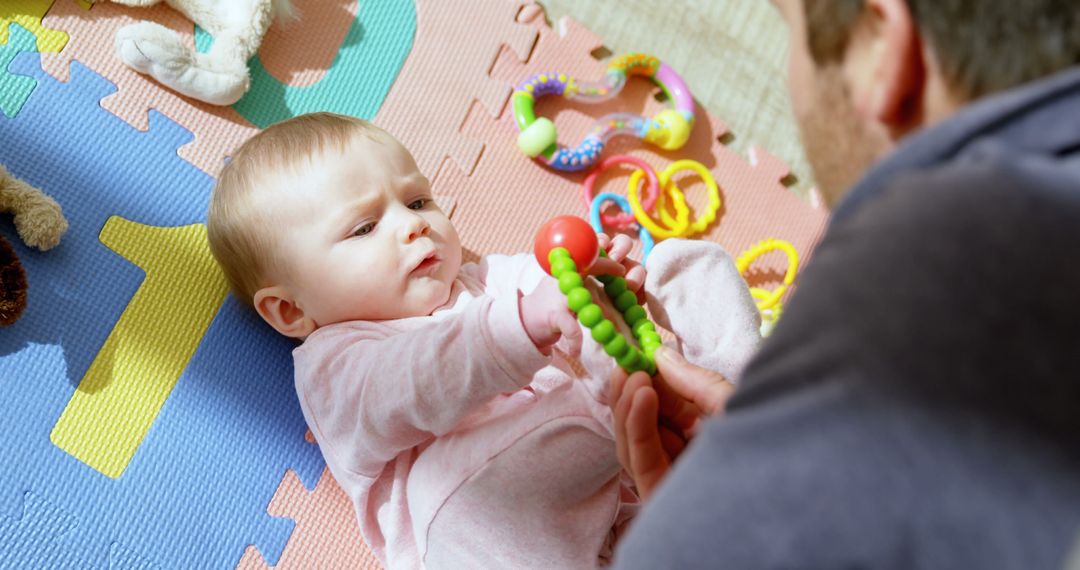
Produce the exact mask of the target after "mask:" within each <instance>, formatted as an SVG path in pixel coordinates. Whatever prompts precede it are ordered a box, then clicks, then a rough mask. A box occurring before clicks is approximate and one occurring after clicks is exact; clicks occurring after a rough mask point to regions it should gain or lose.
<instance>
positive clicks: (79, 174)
mask: <svg viewBox="0 0 1080 570" xmlns="http://www.w3.org/2000/svg"><path fill="white" fill-rule="evenodd" d="M11 69H12V70H13V71H15V72H17V73H21V74H25V75H28V76H30V77H32V78H34V79H35V80H36V81H37V83H38V86H37V88H36V89H35V90H34V92H33V93H32V94H31V96H30V98H29V99H28V100H27V102H26V105H25V106H24V107H23V108H22V110H21V112H20V113H19V115H18V116H17V117H16V118H14V119H8V118H4V117H0V141H4V144H0V164H4V165H5V166H6V167H7V168H8V169H9V170H10V171H11V172H12V173H13V174H14V175H16V176H18V177H20V178H23V179H24V180H26V181H27V182H29V183H31V184H34V185H36V186H38V187H40V188H42V189H43V190H45V191H46V192H47V193H48V194H50V195H51V196H53V197H54V198H56V200H57V201H58V202H59V203H60V204H61V205H62V207H63V208H64V213H65V215H66V216H67V218H68V221H69V223H70V229H69V230H68V233H67V234H66V235H65V236H64V239H63V241H62V242H61V244H60V245H59V246H57V247H56V248H55V249H53V250H50V251H48V252H38V251H36V250H30V249H28V248H26V247H24V246H23V245H22V244H21V243H20V242H18V238H17V236H16V234H15V232H14V228H13V227H12V224H11V222H10V220H9V219H3V220H0V233H3V234H4V235H5V236H8V237H9V238H11V241H12V242H13V244H14V245H15V249H16V251H17V253H18V254H19V256H20V257H21V259H22V261H23V265H24V266H25V268H26V272H27V277H28V281H29V283H30V291H29V296H28V306H27V310H26V312H25V313H24V315H23V317H22V318H21V319H20V320H19V321H18V322H16V323H15V324H14V325H13V326H11V327H8V328H6V329H5V330H4V331H3V334H0V457H3V458H4V460H3V461H0V517H7V519H8V521H9V524H0V561H7V562H10V563H11V564H13V565H14V566H15V567H20V568H25V567H40V566H35V561H40V560H46V559H48V560H51V559H50V558H48V557H49V556H54V554H52V553H62V554H55V556H58V557H61V558H63V560H68V559H70V560H77V561H80V564H86V565H88V566H89V567H93V568H107V567H113V568H149V567H162V568H233V567H235V565H236V563H237V562H238V561H239V560H240V557H241V556H242V554H243V551H244V549H245V548H246V547H247V546H248V545H249V544H254V545H255V546H256V547H258V548H259V550H260V552H261V553H262V554H263V556H264V557H265V558H266V559H267V560H268V561H269V562H270V563H271V564H273V563H276V561H277V559H278V558H279V557H280V554H281V551H282V549H283V548H284V545H285V543H286V542H287V540H288V538H289V536H290V534H291V532H292V528H293V522H292V521H291V520H289V519H279V518H275V517H271V516H270V515H268V514H267V513H266V508H267V506H268V505H269V502H270V500H271V498H272V497H273V494H274V493H275V491H276V490H277V487H278V485H279V484H280V482H281V480H282V478H283V477H284V475H285V472H286V470H287V469H290V468H291V469H294V470H296V471H297V473H298V474H299V475H300V476H301V479H302V481H304V483H305V485H307V486H308V487H309V488H312V487H313V486H314V484H315V482H316V481H317V480H318V477H319V474H320V473H321V472H322V470H323V468H324V466H325V465H324V463H323V462H322V459H321V457H320V456H319V452H318V449H317V447H315V446H312V445H309V444H307V443H306V442H304V439H303V434H304V430H305V427H304V426H305V424H304V420H303V417H302V415H301V413H300V409H299V404H298V403H297V400H296V393H295V390H294V389H293V387H292V364H291V360H290V357H289V350H290V345H289V344H288V342H287V341H285V340H283V339H280V338H277V337H276V336H275V335H273V334H271V333H272V331H270V330H269V329H267V328H266V327H265V326H264V325H262V324H261V323H260V322H258V320H257V318H253V317H252V315H251V314H250V313H249V312H248V311H246V310H245V309H244V308H243V307H241V306H240V304H239V303H237V302H236V301H235V300H233V299H232V298H231V297H229V298H228V300H227V301H226V303H225V304H224V306H223V307H222V308H221V309H220V310H219V312H218V314H217V315H216V316H215V318H214V320H213V322H212V323H211V325H210V328H209V330H208V331H207V333H206V335H205V337H204V338H203V340H202V342H201V344H200V346H199V347H198V349H197V350H196V353H195V355H194V356H193V357H192V360H191V362H190V363H189V364H188V367H187V368H186V369H185V370H184V372H183V374H182V375H181V377H180V378H179V379H178V381H177V383H176V387H175V388H174V389H173V391H172V393H171V395H170V396H169V399H168V400H167V401H166V403H165V405H164V406H163V407H162V409H161V412H160V414H159V415H158V417H157V418H156V420H155V421H154V424H153V425H152V426H151V428H150V431H149V432H148V434H147V435H146V437H145V439H144V440H143V442H142V444H141V446H140V447H139V448H138V450H137V451H136V453H135V456H134V458H133V459H132V461H131V463H130V464H129V466H128V468H127V469H126V470H125V471H124V473H123V475H122V476H120V477H119V478H118V479H115V480H114V479H110V478H108V477H105V476H104V475H102V474H100V473H98V472H97V471H95V470H93V469H92V468H90V467H88V466H87V465H85V464H83V463H82V462H80V461H78V460H76V459H75V458H74V457H72V456H71V455H68V454H67V453H66V452H64V451H63V450H61V449H59V448H57V447H56V446H54V445H53V444H52V443H51V441H50V440H49V435H50V433H51V431H52V429H53V426H54V425H55V424H56V421H57V420H58V418H59V417H60V415H61V414H62V413H63V410H64V408H65V406H66V405H67V403H68V401H69V400H70V399H71V396H72V394H73V393H74V391H75V388H76V386H77V385H78V383H79V381H80V380H81V379H82V377H83V376H84V375H85V373H86V371H87V369H88V368H89V366H90V363H91V362H92V361H93V359H94V357H95V356H96V354H97V352H98V350H99V349H100V348H101V346H102V344H103V343H104V341H105V339H106V338H107V337H108V335H109V333H110V331H111V330H112V328H113V326H114V325H115V324H116V322H117V320H118V319H119V318H120V315H121V314H122V313H123V311H124V309H125V307H126V306H127V303H128V302H129V300H130V299H131V297H132V295H134V293H135V291H136V290H137V289H138V287H139V286H140V284H141V283H142V280H143V278H144V275H143V271H142V270H141V269H139V268H138V267H136V266H134V265H132V264H131V263H130V262H128V261H127V260H125V259H123V258H122V257H120V256H119V255H117V254H116V253H114V252H112V251H111V250H109V249H108V248H107V247H105V246H104V245H103V244H102V243H101V242H100V241H99V239H98V235H99V233H100V232H101V229H102V227H103V226H104V225H105V222H106V221H107V220H108V218H109V217H110V216H112V215H119V216H123V217H124V218H127V219H129V220H133V221H136V222H139V223H143V224H148V225H154V226H177V225H187V224H192V223H199V222H202V221H204V219H205V211H206V207H207V203H208V199H209V195H210V190H211V188H212V185H213V180H212V179H211V178H210V177H209V176H207V175H206V174H205V173H203V172H202V171H200V170H198V169H196V168H195V167H194V166H192V165H191V164H189V163H187V162H185V161H184V160H182V159H180V158H179V157H178V156H177V154H176V149H177V148H178V147H179V146H180V145H181V144H184V143H185V142H187V141H188V140H190V139H191V134H190V133H189V132H188V131H186V130H184V129H183V128H181V127H180V126H178V125H176V124H175V123H173V122H171V121H169V120H168V119H167V118H165V117H164V116H162V115H160V114H158V113H156V112H152V113H151V121H150V129H149V131H148V132H145V133H141V132H139V131H137V130H135V129H133V128H131V127H130V126H128V125H127V124H126V123H124V122H123V121H121V120H120V119H118V118H116V117H115V116H114V115H112V114H110V113H108V112H107V111H105V110H104V109H102V108H101V107H100V105H99V104H98V101H100V100H101V99H102V98H103V97H105V96H106V95H108V94H110V93H112V92H113V91H115V87H114V86H113V85H112V84H111V83H109V82H108V81H106V80H105V79H103V78H101V77H100V76H98V75H96V74H94V73H93V72H91V71H90V70H88V69H87V68H85V67H83V66H82V65H81V64H79V63H74V64H73V65H72V70H71V71H72V73H71V79H70V80H69V82H68V83H61V82H58V81H56V80H54V79H53V78H52V77H51V76H49V75H47V74H45V73H44V72H43V71H42V70H41V68H40V61H39V59H38V56H37V54H35V53H22V54H20V55H19V56H17V57H16V58H15V59H14V61H13V62H12V64H11ZM179 286H183V284H180V285H179ZM27 493H30V494H31V496H33V497H37V498H44V499H42V500H47V502H48V504H49V505H52V506H54V507H55V508H57V509H60V510H61V511H62V512H64V513H67V514H69V515H70V516H71V517H74V520H77V522H78V524H76V525H75V526H73V527H71V528H62V529H61V528H58V527H59V526H60V525H59V523H55V521H57V520H59V519H57V518H56V517H52V518H50V517H44V518H43V517H37V518H33V519H27V520H33V521H38V522H37V523H35V524H36V525H37V526H35V527H33V528H30V527H27V526H26V525H25V524H15V523H10V521H13V520H23V519H25V516H24V515H19V514H18V513H21V512H22V511H23V510H24V507H25V505H24V503H26V501H27V499H26V497H27ZM35 500H37V499H35ZM34 504H35V505H37V503H34ZM50 508H52V507H50ZM45 528H48V529H49V532H45V531H44V530H41V529H45ZM20 529H21V530H20ZM28 529H29V530H28ZM35 529H37V530H35ZM58 549H59V550H58ZM61 558H56V560H58V561H60V562H62V561H63V560H61ZM46 567H48V566H46Z"/></svg>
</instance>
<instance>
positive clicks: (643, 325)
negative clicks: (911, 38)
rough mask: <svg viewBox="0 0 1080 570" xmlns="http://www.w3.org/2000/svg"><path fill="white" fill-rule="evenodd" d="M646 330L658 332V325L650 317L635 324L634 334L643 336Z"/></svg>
mask: <svg viewBox="0 0 1080 570" xmlns="http://www.w3.org/2000/svg"><path fill="white" fill-rule="evenodd" d="M645 331H649V332H656V325H654V324H653V322H652V321H650V320H649V319H643V320H640V321H638V322H637V323H635V324H634V335H635V336H637V337H639V338H640V337H641V335H642V333H644V332H645Z"/></svg>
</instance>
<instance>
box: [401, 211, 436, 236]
mask: <svg viewBox="0 0 1080 570" xmlns="http://www.w3.org/2000/svg"><path fill="white" fill-rule="evenodd" d="M430 233H431V224H429V223H428V222H427V220H425V219H424V218H422V217H420V216H415V217H414V219H412V220H410V221H409V223H408V224H406V225H405V241H406V242H411V241H414V240H416V239H417V238H421V237H424V236H426V235H428V234H430Z"/></svg>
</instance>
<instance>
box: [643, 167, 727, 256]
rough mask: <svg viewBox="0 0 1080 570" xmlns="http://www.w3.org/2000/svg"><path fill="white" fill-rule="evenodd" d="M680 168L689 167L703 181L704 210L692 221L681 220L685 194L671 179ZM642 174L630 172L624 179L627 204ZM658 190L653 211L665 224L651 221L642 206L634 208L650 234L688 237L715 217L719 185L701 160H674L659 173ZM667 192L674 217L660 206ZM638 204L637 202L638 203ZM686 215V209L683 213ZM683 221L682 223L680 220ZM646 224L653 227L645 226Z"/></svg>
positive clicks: (718, 204) (718, 201)
mask: <svg viewBox="0 0 1080 570" xmlns="http://www.w3.org/2000/svg"><path fill="white" fill-rule="evenodd" d="M684 170H692V171H694V172H696V173H697V175H698V176H699V177H701V181H702V182H704V183H705V187H706V188H707V189H708V191H709V205H708V209H707V210H706V211H705V213H704V214H703V215H701V216H699V217H698V218H697V219H696V220H694V221H693V222H689V221H684V218H683V217H682V216H683V210H682V209H683V208H686V195H685V194H683V192H682V190H679V187H678V185H676V184H675V183H674V179H673V177H674V175H675V174H677V173H679V172H682V171H684ZM641 176H642V174H640V173H638V172H634V173H633V174H631V175H630V180H629V182H628V185H629V187H628V192H627V193H628V194H629V196H630V206H631V207H632V208H633V206H634V203H635V202H636V195H637V187H638V183H639V181H640V180H641ZM659 182H660V192H659V195H658V201H657V204H656V210H657V214H658V215H659V217H660V220H661V222H662V223H663V224H664V225H665V226H667V228H670V229H666V228H661V227H659V226H657V225H656V224H655V222H653V220H652V218H650V217H649V216H648V215H647V214H646V213H645V211H644V210H643V209H642V208H637V209H635V210H634V217H635V218H637V221H638V223H640V224H641V225H643V226H646V227H648V228H649V231H651V232H652V233H653V236H654V237H659V236H658V234H657V231H656V230H660V233H663V234H665V235H664V237H690V236H692V235H694V234H699V233H702V232H704V231H705V230H706V229H708V228H709V224H711V223H713V222H714V221H715V220H716V214H717V213H718V212H719V211H720V187H719V186H717V184H716V179H715V178H713V175H712V172H709V169H708V168H705V165H704V164H701V163H700V162H698V161H696V160H690V159H683V160H677V161H675V162H673V163H671V164H670V165H668V167H667V168H665V169H664V171H663V172H661V173H660V176H659ZM667 196H671V198H672V201H673V202H674V206H675V216H676V217H675V218H672V217H671V214H669V213H668V211H667V209H666V208H665V207H664V203H663V200H664V199H665V198H666V197H667ZM639 206H640V204H639ZM687 216H689V213H687ZM684 223H685V224H686V225H685V226H684V225H683V224H684ZM650 224H651V225H652V226H654V227H655V228H656V229H654V227H649V226H650Z"/></svg>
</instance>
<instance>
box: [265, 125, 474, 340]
mask: <svg viewBox="0 0 1080 570" xmlns="http://www.w3.org/2000/svg"><path fill="white" fill-rule="evenodd" d="M275 184H277V185H278V191H276V192H274V193H273V195H274V196H276V197H278V198H279V199H278V201H277V203H275V204H272V205H271V208H273V210H274V211H273V216H272V218H273V219H277V220H280V225H279V226H278V227H276V228H269V230H270V231H271V232H274V233H275V238H276V241H277V244H278V245H279V254H280V255H281V261H282V262H283V263H282V265H283V266H284V267H286V268H287V271H285V272H284V273H287V274H286V275H280V276H274V277H275V279H276V280H277V281H278V282H279V284H282V285H283V286H285V287H286V288H287V289H288V290H289V291H290V293H291V294H292V296H293V298H294V301H295V303H296V304H297V305H298V306H299V308H300V309H302V310H303V311H304V314H305V315H306V316H308V317H310V318H312V319H314V321H315V323H316V326H324V325H328V324H333V323H337V322H342V321H350V320H385V319H398V318H404V317H415V316H421V315H429V314H431V313H432V312H433V311H434V310H435V309H436V308H438V307H439V306H440V305H442V304H444V303H446V302H447V300H448V299H449V297H450V288H451V285H452V284H453V281H454V279H455V278H456V276H457V272H458V269H459V267H460V265H461V242H460V239H459V238H458V234H457V231H456V230H455V229H454V226H453V225H451V223H450V220H449V219H448V218H447V217H446V214H444V213H443V212H442V210H440V209H439V207H438V206H436V205H435V202H434V200H433V199H432V194H431V186H430V183H429V182H428V180H427V179H426V178H424V176H423V175H422V174H420V171H419V170H417V167H416V163H415V162H414V161H413V158H412V156H411V155H410V154H409V153H408V151H406V150H405V148H404V147H402V146H401V145H400V144H399V143H398V142H397V141H395V140H393V139H391V138H389V137H382V138H381V139H380V140H379V141H373V140H370V139H368V138H367V137H366V136H363V135H358V136H357V137H356V138H355V139H354V141H353V142H352V143H351V144H350V145H349V147H348V148H347V149H346V151H345V152H339V151H337V150H329V151H327V152H325V153H322V154H321V155H316V156H315V157H314V158H313V159H312V161H311V165H310V166H308V167H307V168H305V169H303V170H302V171H301V172H298V173H297V174H295V175H285V176H281V177H279V178H278V179H277V181H276V182H275Z"/></svg>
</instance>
